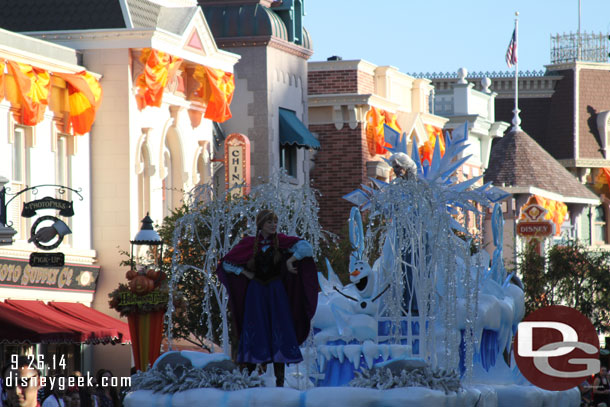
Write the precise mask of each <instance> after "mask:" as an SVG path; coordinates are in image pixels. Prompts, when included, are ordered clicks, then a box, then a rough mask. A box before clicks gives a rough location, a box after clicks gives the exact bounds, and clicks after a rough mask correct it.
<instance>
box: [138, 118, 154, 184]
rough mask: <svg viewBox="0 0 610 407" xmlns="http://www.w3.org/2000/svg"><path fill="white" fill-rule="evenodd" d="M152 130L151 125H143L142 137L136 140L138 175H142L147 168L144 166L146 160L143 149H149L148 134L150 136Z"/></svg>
mask: <svg viewBox="0 0 610 407" xmlns="http://www.w3.org/2000/svg"><path fill="white" fill-rule="evenodd" d="M151 130H152V128H150V127H143V128H142V133H141V134H140V137H139V138H138V141H137V142H136V160H135V173H136V175H140V174H142V173H143V172H144V171H145V170H146V167H145V166H144V160H143V157H142V149H143V148H146V149H148V136H149V134H150V132H151ZM149 151H150V150H149ZM148 156H149V157H150V153H149V154H148Z"/></svg>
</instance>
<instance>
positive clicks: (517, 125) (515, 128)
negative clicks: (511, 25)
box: [511, 11, 521, 132]
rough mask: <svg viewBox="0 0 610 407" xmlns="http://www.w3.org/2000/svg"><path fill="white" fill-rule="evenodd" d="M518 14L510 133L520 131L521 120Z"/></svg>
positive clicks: (516, 16) (516, 19)
mask: <svg viewBox="0 0 610 407" xmlns="http://www.w3.org/2000/svg"><path fill="white" fill-rule="evenodd" d="M519 112H520V110H519V12H518V11H516V12H515V110H513V113H514V114H513V127H512V129H511V130H512V131H514V132H517V131H521V118H520V117H519Z"/></svg>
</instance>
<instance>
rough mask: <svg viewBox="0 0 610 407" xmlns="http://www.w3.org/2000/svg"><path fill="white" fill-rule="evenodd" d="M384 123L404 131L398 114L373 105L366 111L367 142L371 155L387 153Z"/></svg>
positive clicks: (398, 130)
mask: <svg viewBox="0 0 610 407" xmlns="http://www.w3.org/2000/svg"><path fill="white" fill-rule="evenodd" d="M384 124H387V125H388V126H389V127H391V128H393V129H394V130H396V131H397V132H399V133H400V132H402V129H401V128H400V126H399V125H398V123H397V121H396V114H394V113H390V112H388V111H386V110H382V109H378V108H376V107H374V106H371V109H370V110H369V111H368V112H367V113H366V143H367V146H368V148H369V154H370V155H371V156H375V155H377V154H385V153H387V150H386V149H385V147H386V142H385V135H384V131H383V125H384Z"/></svg>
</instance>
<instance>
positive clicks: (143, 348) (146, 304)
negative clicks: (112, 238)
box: [110, 214, 168, 371]
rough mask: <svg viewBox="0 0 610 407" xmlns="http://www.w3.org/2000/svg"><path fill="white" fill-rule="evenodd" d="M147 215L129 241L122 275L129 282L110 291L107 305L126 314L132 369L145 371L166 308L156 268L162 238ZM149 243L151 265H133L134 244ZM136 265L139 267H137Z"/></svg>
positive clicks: (153, 354) (154, 354)
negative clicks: (128, 257)
mask: <svg viewBox="0 0 610 407" xmlns="http://www.w3.org/2000/svg"><path fill="white" fill-rule="evenodd" d="M152 223H153V222H152V219H151V218H150V216H149V215H148V214H146V216H145V217H144V219H142V228H141V229H140V231H139V232H138V233H137V234H136V236H135V238H134V239H133V240H132V241H131V261H130V264H131V269H130V270H129V271H128V272H127V274H126V277H127V280H129V284H128V285H125V284H122V285H119V288H118V289H117V290H115V291H114V292H113V293H111V294H110V298H111V301H110V306H111V307H112V308H114V309H116V310H118V311H119V312H120V313H121V315H127V321H128V323H129V333H130V334H131V338H132V351H133V358H134V361H135V365H136V368H137V369H138V370H140V371H145V370H147V369H148V366H150V365H152V363H153V362H154V361H155V360H156V359H157V358H158V357H159V354H160V352H161V340H162V336H163V316H164V314H165V310H166V307H167V300H168V295H167V289H165V288H164V287H160V283H161V281H162V280H164V278H165V275H164V273H163V272H162V271H161V269H160V264H161V248H162V241H161V238H160V237H159V234H158V233H157V232H156V231H155V230H154V229H153V226H152ZM142 245H144V246H150V248H151V251H152V252H153V253H154V254H155V256H154V257H155V258H156V259H155V260H158V261H155V262H154V263H156V264H154V263H153V265H150V264H149V265H144V264H139V265H138V264H136V263H137V259H136V260H134V246H142ZM138 266H139V267H138Z"/></svg>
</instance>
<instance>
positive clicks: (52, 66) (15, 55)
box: [0, 41, 102, 79]
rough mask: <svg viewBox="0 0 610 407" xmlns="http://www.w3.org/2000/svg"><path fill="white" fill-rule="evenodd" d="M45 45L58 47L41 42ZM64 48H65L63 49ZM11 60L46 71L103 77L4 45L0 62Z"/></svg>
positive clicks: (0, 54)
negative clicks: (85, 73) (84, 73)
mask: <svg viewBox="0 0 610 407" xmlns="http://www.w3.org/2000/svg"><path fill="white" fill-rule="evenodd" d="M41 42H44V43H45V46H47V45H48V46H50V47H52V46H57V45H56V44H53V43H51V42H48V41H41ZM62 48H64V47H62ZM5 59H8V60H11V61H13V62H20V63H23V64H28V65H32V66H35V67H36V68H41V69H45V70H48V71H54V72H63V73H76V72H81V71H85V70H86V71H88V72H89V73H91V74H92V75H93V76H94V77H95V78H96V79H100V78H101V77H102V75H100V74H97V73H94V72H91V71H89V70H88V69H87V68H85V67H84V66H80V65H74V64H70V63H67V62H62V61H60V60H57V59H54V58H50V57H46V56H43V55H40V54H34V53H31V52H28V51H25V50H22V49H17V48H12V47H9V46H6V45H2V47H1V48H0V60H5Z"/></svg>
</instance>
